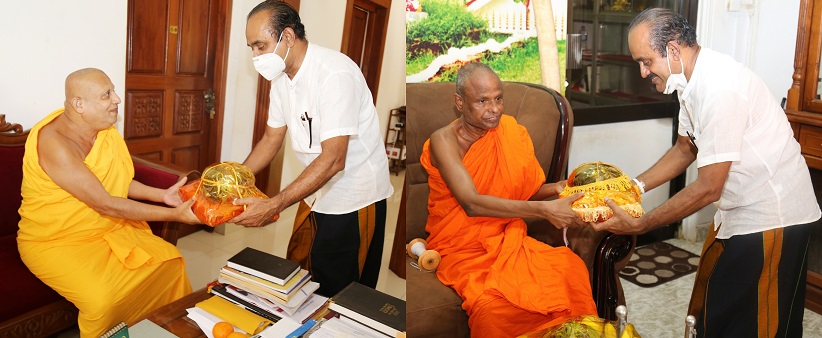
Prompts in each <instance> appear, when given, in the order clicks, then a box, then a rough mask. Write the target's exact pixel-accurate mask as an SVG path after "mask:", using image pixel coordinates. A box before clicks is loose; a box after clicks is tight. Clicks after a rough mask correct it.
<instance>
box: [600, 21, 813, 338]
mask: <svg viewBox="0 0 822 338" xmlns="http://www.w3.org/2000/svg"><path fill="white" fill-rule="evenodd" d="M628 31H629V33H628V47H629V49H630V51H631V56H632V57H633V58H634V60H636V61H637V62H639V69H640V74H641V75H642V77H644V78H647V77H650V78H651V82H652V83H653V84H654V85H656V89H657V90H658V91H660V92H663V93H666V94H670V93H672V92H673V91H676V92H677V96H678V98H679V102H680V111H679V137H678V139H677V142H676V144H675V145H674V146H673V147H672V148H671V149H670V150H669V151H668V152H667V153H666V154H665V155H663V157H662V158H661V159H660V160H659V162H657V163H656V164H654V165H653V166H652V167H651V168H650V169H648V170H647V171H645V172H644V173H642V174H640V175H639V176H637V179H636V180H635V183H636V184H637V185H638V186H639V187H640V188H641V190H643V191H645V190H650V189H653V188H655V187H657V186H659V185H661V184H663V183H665V182H667V181H669V180H671V179H673V178H674V177H676V176H677V175H679V174H680V173H682V172H683V171H685V169H686V168H687V167H688V166H689V165H690V164H691V163H692V162H694V161H696V165H697V168H698V177H697V179H696V181H695V182H693V183H691V184H689V185H688V186H687V187H685V188H684V189H682V191H680V192H679V193H677V194H676V195H674V196H673V197H671V199H669V200H668V201H666V202H665V203H663V204H662V205H661V206H659V207H658V208H656V209H654V210H652V211H651V212H649V213H647V214H645V215H644V216H642V217H640V218H636V219H635V218H632V217H631V216H630V215H628V214H627V213H626V212H625V211H623V210H622V209H620V208H618V207H616V205H615V204H613V202H611V201H608V205H609V206H610V207H611V209H613V210H614V217H613V218H612V219H610V220H608V221H606V222H603V223H599V224H596V225H594V226H593V227H594V228H595V229H596V230H608V231H611V232H614V233H624V234H639V233H644V232H647V231H650V230H653V229H654V228H657V227H659V226H663V225H666V224H669V223H672V222H674V221H677V220H680V219H682V218H684V217H686V216H688V215H691V214H693V213H694V212H696V211H698V210H700V209H701V208H702V207H704V206H706V205H708V204H710V203H714V205H716V207H717V209H718V211H717V213H716V215H715V216H714V224H713V226H712V227H711V229H710V231H709V234H708V238H707V239H706V240H705V244H704V247H703V249H702V257H701V259H700V262H699V269H698V272H697V276H696V282H695V285H694V290H693V293H692V295H691V303H690V306H689V309H688V314H691V315H694V316H696V318H697V336H698V337H707V338H710V337H800V336H801V335H802V317H803V312H804V303H805V273H806V270H807V258H808V241H809V234H810V230H811V227H812V226H813V225H814V224H815V223H814V222H816V221H817V220H819V218H820V210H819V205H818V204H817V201H816V196H815V195H814V191H813V187H812V185H811V179H810V174H809V172H808V167H807V164H806V163H805V159H804V158H803V157H802V154H801V153H800V147H799V143H798V142H797V141H796V140H795V139H794V137H793V132H792V130H791V128H790V125H789V123H788V119H787V117H786V115H785V113H784V111H782V109H781V108H780V106H779V104H778V103H777V101H776V99H775V98H774V97H773V95H772V94H771V92H770V91H769V90H768V88H767V87H766V85H765V83H764V82H763V81H762V80H761V79H759V77H757V76H756V74H754V73H753V72H752V71H751V70H750V69H748V68H746V67H745V66H743V65H742V64H740V63H738V62H736V61H735V60H733V59H732V58H731V57H729V56H727V55H724V54H720V53H718V52H715V51H712V50H710V49H707V48H701V47H700V46H699V44H697V43H696V34H695V33H694V30H693V28H692V27H691V26H690V25H689V24H688V22H687V21H686V20H685V18H684V17H682V16H681V15H679V14H677V13H673V12H670V11H668V10H665V9H659V8H651V9H647V10H645V11H643V12H642V13H640V14H639V15H637V16H636V18H634V20H633V22H631V24H630V26H629V28H628Z"/></svg>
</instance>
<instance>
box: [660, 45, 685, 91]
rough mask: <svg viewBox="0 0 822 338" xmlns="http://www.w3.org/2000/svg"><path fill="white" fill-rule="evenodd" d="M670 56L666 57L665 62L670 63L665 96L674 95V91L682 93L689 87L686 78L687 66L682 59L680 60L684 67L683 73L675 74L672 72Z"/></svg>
mask: <svg viewBox="0 0 822 338" xmlns="http://www.w3.org/2000/svg"><path fill="white" fill-rule="evenodd" d="M668 55H671V53H668ZM668 55H665V60H666V61H668V74H670V75H669V76H668V81H665V91H663V92H662V93H663V94H670V93H673V92H674V90H679V92H680V93H682V90H683V89H685V86H687V85H688V79H686V78H685V64H684V63H683V62H682V58H679V64H680V65H681V66H682V73H679V74H673V72H671V59H670V58H668Z"/></svg>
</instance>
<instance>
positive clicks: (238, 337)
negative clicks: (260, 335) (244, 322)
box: [215, 331, 250, 338]
mask: <svg viewBox="0 0 822 338" xmlns="http://www.w3.org/2000/svg"><path fill="white" fill-rule="evenodd" d="M248 337H250V336H249V335H247V334H245V333H242V332H240V331H234V332H232V333H229V334H228V336H227V337H225V338H248ZM215 338H216V337H215Z"/></svg>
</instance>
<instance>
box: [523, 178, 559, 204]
mask: <svg viewBox="0 0 822 338" xmlns="http://www.w3.org/2000/svg"><path fill="white" fill-rule="evenodd" d="M566 182H567V181H564V180H563V181H559V182H556V183H545V184H543V185H542V186H541V187H539V190H538V191H537V192H536V193H535V194H534V196H531V198H530V199H529V200H531V201H542V200H544V199H546V198H549V197H554V196H556V195H559V193H561V192H562V190H564V189H565V183H566Z"/></svg>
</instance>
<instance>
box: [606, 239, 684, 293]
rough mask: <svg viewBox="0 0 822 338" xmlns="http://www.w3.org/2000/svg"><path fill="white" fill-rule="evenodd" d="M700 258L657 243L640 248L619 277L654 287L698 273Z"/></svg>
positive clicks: (671, 246)
mask: <svg viewBox="0 0 822 338" xmlns="http://www.w3.org/2000/svg"><path fill="white" fill-rule="evenodd" d="M698 264H699V256H697V255H695V254H693V253H690V252H688V251H687V250H684V249H681V248H679V247H676V246H674V245H671V244H668V243H665V242H657V243H653V244H648V245H645V246H641V247H638V248H637V249H636V250H635V251H634V254H633V256H631V261H630V262H629V263H628V265H626V266H625V268H623V269H622V271H620V272H619V276H620V277H622V278H624V279H625V280H627V281H629V282H631V283H634V284H636V285H638V286H641V287H646V288H649V287H654V286H657V285H660V284H663V283H666V282H670V281H672V280H674V279H677V278H679V277H682V276H685V275H688V274H690V273H692V272H695V271H696V267H697V265H698Z"/></svg>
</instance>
